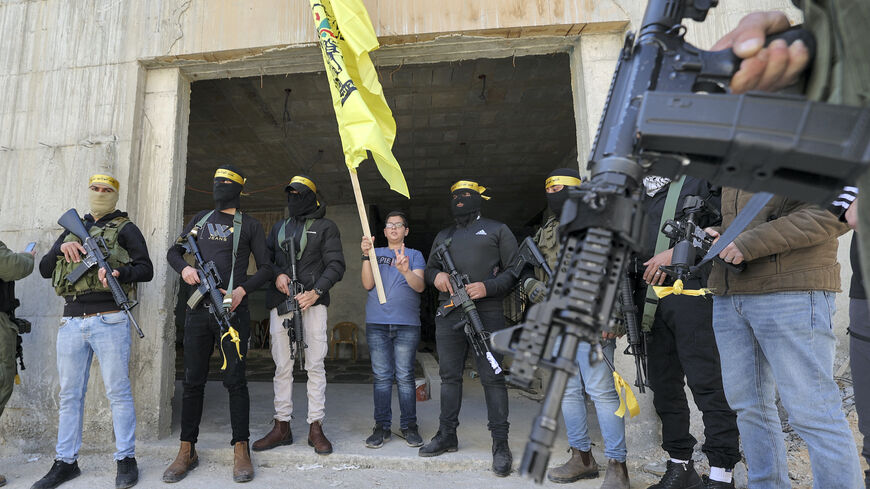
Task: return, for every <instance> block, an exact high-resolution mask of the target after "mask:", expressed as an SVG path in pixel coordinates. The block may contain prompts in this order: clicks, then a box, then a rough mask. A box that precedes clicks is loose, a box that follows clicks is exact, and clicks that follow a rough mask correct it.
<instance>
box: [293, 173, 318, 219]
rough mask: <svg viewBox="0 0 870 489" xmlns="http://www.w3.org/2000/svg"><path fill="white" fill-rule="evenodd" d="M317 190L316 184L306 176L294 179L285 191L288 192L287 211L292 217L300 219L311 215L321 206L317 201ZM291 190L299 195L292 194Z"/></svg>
mask: <svg viewBox="0 0 870 489" xmlns="http://www.w3.org/2000/svg"><path fill="white" fill-rule="evenodd" d="M308 184H310V185H311V186H312V187H314V189H312V188H311V187H309V186H308ZM315 189H317V187H316V186H314V182H313V181H311V179H309V178H308V177H306V176H305V175H298V176H296V177H293V180H291V181H290V183H289V184H288V185H287V186H286V187H284V191H285V192H287V211H288V212H289V214H290V217H300V216H305V215H308V214H311V213H312V212H314V211H315V210H316V209H317V207H318V206H320V203H319V202H318V201H317V194H316V193H315V191H316V190H315ZM291 190H295V191H297V192H298V193H296V194H294V193H292V192H290V191H291Z"/></svg>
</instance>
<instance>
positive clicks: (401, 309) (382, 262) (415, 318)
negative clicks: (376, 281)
mask: <svg viewBox="0 0 870 489" xmlns="http://www.w3.org/2000/svg"><path fill="white" fill-rule="evenodd" d="M375 253H376V254H377V256H378V270H379V271H380V272H381V280H382V281H383V282H384V293H385V294H386V296H387V302H386V303H384V304H381V303H380V302H378V292H377V291H376V290H375V289H374V288H372V290H370V291H369V296H368V300H367V302H366V322H367V323H373V324H403V325H408V326H420V294H419V293H418V292H415V291H414V289H412V288H411V286H410V285H408V281H407V280H405V277H404V276H402V274H401V273H400V272H399V270H398V269H396V267H395V266H393V262H394V261H395V259H396V252H395V251H393V250H391V249H389V248H375ZM405 256H407V257H408V268H409V269H410V270H422V269H425V268H426V261H425V260H423V254H422V253H420V252H419V251H417V250H415V249H413V248H405Z"/></svg>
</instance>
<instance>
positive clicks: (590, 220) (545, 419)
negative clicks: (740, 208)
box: [492, 0, 870, 483]
mask: <svg viewBox="0 0 870 489" xmlns="http://www.w3.org/2000/svg"><path fill="white" fill-rule="evenodd" d="M717 3H718V1H717V0H650V1H649V2H648V4H647V7H646V11H645V12H644V16H643V19H642V21H641V24H640V30H639V33H638V35H637V36H635V35H634V34H633V33H629V34H628V35H627V36H626V39H625V44H624V46H623V49H622V52H621V54H620V56H619V59H618V61H617V65H616V70H615V73H614V77H613V81H612V82H611V86H610V91H609V93H608V95H607V101H606V103H605V106H604V111H603V114H602V118H601V122H600V123H599V126H598V133H597V134H596V137H595V142H594V143H593V145H592V151H591V155H590V158H589V165H588V167H589V171H590V174H591V178H590V180H589V182H588V183H586V184H584V185H583V186H582V187H580V188H577V189H571V190H570V193H569V198H568V201H567V202H566V203H565V205H564V207H563V209H562V213H561V216H560V219H559V220H560V222H561V223H562V225H561V228H560V234H561V251H560V258H559V266H558V267H557V269H556V271H555V273H556V276H555V278H554V279H553V280H552V281H551V283H552V284H553V285H552V286H551V287H550V290H549V293H548V296H547V300H546V301H545V302H542V303H540V304H535V305H533V306H532V307H531V308H530V309H529V313H528V315H527V318H526V323H524V324H521V325H519V326H516V327H514V328H508V329H506V330H503V331H499V332H498V333H496V334H493V336H492V340H493V344H494V346H495V348H496V349H497V350H499V351H502V352H505V353H510V354H512V355H513V356H514V363H513V365H512V367H511V373H512V375H513V377H514V378H515V379H517V378H519V379H523V378H525V379H528V381H529V382H531V379H533V378H534V372H535V370H536V369H537V368H539V367H543V368H548V369H552V370H553V375H552V377H551V380H550V384H549V386H548V389H547V395H546V397H545V398H544V401H543V404H542V406H541V411H540V414H539V415H538V416H537V417H536V418H535V421H534V424H533V426H532V431H531V434H530V436H529V442H528V444H527V445H526V450H525V452H524V454H523V458H522V461H521V463H520V473H521V474H522V475H524V476H530V477H532V478H534V479H535V481H536V482H539V483H540V482H542V481H543V478H544V474H545V473H546V470H547V462H548V460H549V457H550V449H551V447H552V446H553V442H554V441H555V438H556V428H557V426H558V418H559V411H560V406H561V401H562V396H563V395H564V392H565V385H566V383H567V381H568V379H569V378H570V377H571V376H572V375H575V374H576V367H575V365H574V359H575V355H576V352H577V345H578V343H579V342H580V341H590V342H592V341H597V339H598V337H599V336H600V331H601V328H602V327H603V326H604V325H606V324H607V323H608V321H609V320H610V318H611V317H612V313H613V308H614V304H615V302H616V299H617V293H618V289H619V280H618V277H621V276H622V275H623V274H624V273H625V268H626V262H627V261H628V260H627V258H628V256H629V253H630V250H632V249H634V250H638V249H639V243H640V237H641V229H642V225H643V211H642V208H641V200H642V197H643V194H642V192H641V190H642V185H641V182H642V179H643V177H644V175H646V174H647V173H652V174H656V175H661V176H665V177H670V178H675V177H676V176H678V175H680V174H683V173H686V174H691V175H694V176H698V177H701V178H705V179H707V180H709V181H712V182H715V183H717V184H719V185H728V186H732V187H738V188H743V189H746V190H750V191H759V190H766V191H772V192H775V193H778V194H782V195H785V196H787V197H794V198H797V199H800V200H807V199H811V200H812V201H814V202H816V203H823V204H827V203H828V202H830V201H832V200H833V197H835V196H836V195H837V194H838V192H839V190H840V189H841V188H842V187H843V186H845V185H847V184H851V183H852V182H854V181H855V179H856V177H857V176H858V175H860V174H861V173H862V172H863V171H864V169H865V168H866V167H867V165H868V164H870V147H868V146H870V109H860V108H854V107H845V106H836V105H830V104H824V103H816V102H808V101H806V100H804V99H800V98H796V97H793V96H783V95H776V94H754V93H753V94H747V95H739V96H737V95H732V94H728V93H727V92H728V84H729V82H730V80H731V77H732V75H733V74H734V73H735V72H736V70H737V68H738V66H739V63H740V60H739V59H738V58H737V57H736V56H735V55H734V54H733V52H732V51H731V50H730V49H729V50H723V51H719V52H707V51H703V50H700V49H698V48H696V47H694V46H692V45H690V44H689V43H687V42H686V41H685V39H684V37H683V36H684V34H685V31H686V29H685V27H684V26H683V25H682V21H683V19H684V18H690V19H693V20H695V21H698V22H701V21H703V20H704V19H705V18H706V15H707V11H708V10H709V9H710V8H712V7H714V6H715V5H716V4H717ZM774 37H784V38H786V40H787V41H790V40H793V39H795V38H801V40H803V42H804V44H805V45H807V47H808V48H810V51H812V50H813V46H814V40H813V39H812V38H811V36H809V34H808V33H806V32H805V31H801V30H789V31H786V32H785V33H784V34H783V35H778V36H774ZM769 40H771V39H769ZM769 40H768V41H769ZM695 92H706V93H704V94H701V93H695ZM773 128H775V130H774V129H773ZM615 277H616V279H615ZM516 330H519V334H515V333H516V332H517V331H516ZM556 339H559V341H558V345H559V347H558V351H556V352H553V345H554V344H556Z"/></svg>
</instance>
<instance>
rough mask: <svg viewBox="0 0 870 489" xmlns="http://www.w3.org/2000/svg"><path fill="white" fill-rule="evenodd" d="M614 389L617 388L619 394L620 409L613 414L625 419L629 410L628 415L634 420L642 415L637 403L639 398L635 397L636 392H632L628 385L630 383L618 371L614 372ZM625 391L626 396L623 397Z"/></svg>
mask: <svg viewBox="0 0 870 489" xmlns="http://www.w3.org/2000/svg"><path fill="white" fill-rule="evenodd" d="M613 387H615V388H616V393H617V394H619V409H617V410H616V412H614V413H613V414H615V415H617V416H619V417H620V418H623V417H625V411H626V408H628V414H629V415H631V417H632V418H633V417H635V416H637V415H638V414H640V404H638V403H637V397H635V396H634V392H632V391H631V386H630V385H628V382H626V381H625V379H623V378H622V376H621V375H619V374H618V373H616V370H614V371H613ZM623 391H625V395H623Z"/></svg>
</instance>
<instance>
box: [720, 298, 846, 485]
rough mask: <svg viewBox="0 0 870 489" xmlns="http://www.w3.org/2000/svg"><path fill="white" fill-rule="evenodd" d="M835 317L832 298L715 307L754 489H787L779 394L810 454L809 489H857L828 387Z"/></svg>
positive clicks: (733, 301) (726, 378)
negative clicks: (778, 410) (810, 482)
mask: <svg viewBox="0 0 870 489" xmlns="http://www.w3.org/2000/svg"><path fill="white" fill-rule="evenodd" d="M833 315H834V294H833V293H831V292H823V291H804V292H777V293H770V294H760V295H733V296H717V297H715V298H714V300H713V330H714V331H715V333H716V343H717V345H718V346H719V354H720V358H721V362H722V381H723V385H724V387H725V396H726V398H727V399H728V404H729V405H730V406H731V409H733V410H734V411H736V412H737V426H738V427H739V428H740V437H741V438H742V439H743V451H744V454H745V455H746V465H747V466H748V468H749V487H752V488H753V489H788V488H791V482H790V481H789V477H788V463H787V459H786V451H785V442H784V440H783V433H782V426H781V425H780V420H779V416H778V414H777V410H776V405H775V398H776V390H777V388H778V390H779V395H780V398H781V399H782V404H783V406H784V407H785V409H786V410H787V411H788V420H789V424H790V425H791V426H792V428H794V429H795V431H796V432H797V433H798V434H799V435H800V436H801V438H803V440H804V441H805V442H806V443H807V447H808V448H809V452H810V463H811V465H812V470H813V487H814V488H816V489H831V488H834V487H837V488H843V489H855V488H859V487H863V481H862V478H861V470H860V468H859V463H858V450H857V449H856V448H855V439H854V437H853V436H852V432H851V430H850V429H849V425H848V424H847V423H846V418H845V416H844V414H843V410H842V401H841V400H840V391H839V389H838V388H837V384H836V383H835V382H834V373H833V370H834V350H835V348H836V338H835V337H834V334H833V332H832V331H831V319H832V317H833Z"/></svg>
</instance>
